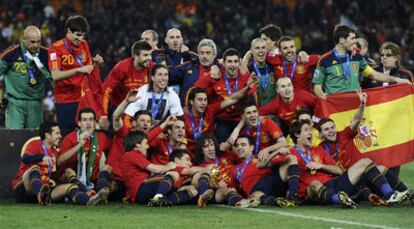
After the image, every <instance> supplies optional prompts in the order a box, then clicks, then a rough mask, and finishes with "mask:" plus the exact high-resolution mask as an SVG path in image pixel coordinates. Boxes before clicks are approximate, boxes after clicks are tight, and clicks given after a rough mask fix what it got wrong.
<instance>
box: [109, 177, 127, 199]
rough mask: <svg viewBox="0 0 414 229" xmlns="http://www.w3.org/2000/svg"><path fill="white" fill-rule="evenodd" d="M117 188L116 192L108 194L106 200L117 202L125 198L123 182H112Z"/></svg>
mask: <svg viewBox="0 0 414 229" xmlns="http://www.w3.org/2000/svg"><path fill="white" fill-rule="evenodd" d="M114 181H115V183H116V186H117V191H116V192H113V193H111V194H109V196H108V200H110V201H117V200H122V199H123V198H124V197H125V193H126V187H125V183H124V182H123V181H119V180H114Z"/></svg>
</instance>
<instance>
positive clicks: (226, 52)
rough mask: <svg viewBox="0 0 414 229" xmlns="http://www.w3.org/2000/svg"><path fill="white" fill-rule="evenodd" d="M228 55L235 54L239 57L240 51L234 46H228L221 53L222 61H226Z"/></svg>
mask: <svg viewBox="0 0 414 229" xmlns="http://www.w3.org/2000/svg"><path fill="white" fill-rule="evenodd" d="M228 56H237V57H239V59H240V52H239V51H238V50H237V49H235V48H228V49H226V51H224V53H223V61H226V58H227V57H228Z"/></svg>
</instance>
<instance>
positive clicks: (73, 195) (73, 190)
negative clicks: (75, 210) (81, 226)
mask: <svg viewBox="0 0 414 229" xmlns="http://www.w3.org/2000/svg"><path fill="white" fill-rule="evenodd" d="M67 196H68V197H69V199H71V200H72V202H73V203H75V204H82V205H86V203H88V200H89V196H88V195H87V194H86V193H85V192H82V191H81V190H80V188H79V186H77V185H75V184H72V185H71V186H70V187H69V188H68V191H67Z"/></svg>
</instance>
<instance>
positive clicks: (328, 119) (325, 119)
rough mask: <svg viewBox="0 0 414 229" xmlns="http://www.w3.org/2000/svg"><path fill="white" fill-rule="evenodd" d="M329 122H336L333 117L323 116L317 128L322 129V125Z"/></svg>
mask: <svg viewBox="0 0 414 229" xmlns="http://www.w3.org/2000/svg"><path fill="white" fill-rule="evenodd" d="M327 122H332V123H335V122H334V121H333V120H332V119H330V118H322V119H321V120H319V122H318V125H316V129H318V131H321V126H322V125H323V124H325V123H327Z"/></svg>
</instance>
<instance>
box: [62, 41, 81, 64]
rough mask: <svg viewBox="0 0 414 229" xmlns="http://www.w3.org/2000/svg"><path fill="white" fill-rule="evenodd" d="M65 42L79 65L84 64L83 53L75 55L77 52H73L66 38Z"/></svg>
mask: <svg viewBox="0 0 414 229" xmlns="http://www.w3.org/2000/svg"><path fill="white" fill-rule="evenodd" d="M63 43H65V46H66V49H67V50H68V52H69V53H70V54H71V55H72V56H73V57H74V58H75V60H76V62H78V64H79V66H81V67H82V66H83V63H82V55H75V53H74V52H73V50H72V49H71V48H70V46H69V44H68V41H67V40H66V37H65V39H63Z"/></svg>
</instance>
